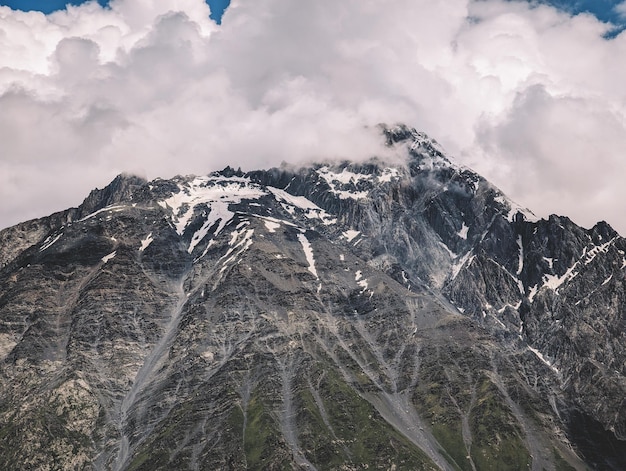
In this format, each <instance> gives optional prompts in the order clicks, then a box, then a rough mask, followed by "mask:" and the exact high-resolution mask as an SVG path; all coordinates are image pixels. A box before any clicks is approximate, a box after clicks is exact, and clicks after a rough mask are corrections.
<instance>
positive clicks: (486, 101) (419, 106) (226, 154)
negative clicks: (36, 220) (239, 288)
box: [0, 0, 626, 233]
mask: <svg viewBox="0 0 626 471" xmlns="http://www.w3.org/2000/svg"><path fill="white" fill-rule="evenodd" d="M608 30H609V26H607V25H605V24H603V23H601V22H599V21H598V20H597V19H595V18H594V17H592V16H590V15H585V14H583V15H578V16H574V17H572V16H570V15H568V14H566V13H562V12H559V11H557V10H556V9H554V8H551V7H549V6H545V5H537V4H528V3H525V2H510V1H499V0H481V1H470V0H446V1H432V0H429V1H426V0H398V1H396V2H392V3H389V2H386V3H383V2H382V1H380V0H345V1H343V2H341V3H339V4H337V2H331V1H330V0H318V1H316V2H305V3H297V4H295V3H293V2H288V1H285V0H257V1H254V2H252V1H250V0H247V1H244V0H241V1H239V2H237V1H235V2H233V3H232V4H231V6H230V8H229V9H228V10H227V11H226V13H225V15H224V18H223V21H222V26H217V25H215V23H213V22H212V21H211V20H210V19H209V10H208V7H207V5H206V4H205V3H204V2H203V1H202V0H163V1H160V2H149V1H145V0H113V1H111V3H110V8H109V9H103V8H101V7H100V6H99V5H98V4H97V3H95V2H93V3H88V4H84V5H82V6H79V7H69V8H68V10H67V11H61V12H57V13H54V14H52V15H49V16H44V15H42V14H39V13H35V12H30V13H23V12H16V11H12V10H10V9H8V8H6V7H0V142H1V143H2V144H1V146H0V149H1V157H0V201H2V202H3V203H1V204H0V226H6V225H9V224H12V223H15V222H18V221H20V220H25V219H27V218H30V217H35V216H40V215H44V214H48V213H50V212H51V211H53V210H60V209H64V208H65V207H67V206H70V205H76V204H78V203H80V201H81V198H82V197H83V196H84V195H86V194H87V193H88V191H89V190H90V189H92V188H93V187H95V186H100V187H101V186H103V185H105V184H106V183H108V181H109V180H110V179H112V178H113V176H114V175H115V174H117V173H120V172H122V171H130V172H137V173H140V174H142V175H145V176H147V177H149V178H152V177H156V176H162V177H170V176H173V175H175V174H184V173H206V172H208V171H211V170H216V169H219V168H222V167H224V166H226V165H231V166H241V167H242V168H244V169H252V168H256V167H268V166H272V165H279V164H280V163H281V162H282V161H288V162H294V163H302V162H306V161H309V160H314V159H326V158H334V157H339V158H345V157H352V158H357V159H359V158H364V157H369V156H371V155H372V154H381V153H384V149H383V148H382V147H381V140H380V139H379V137H378V136H377V135H376V133H375V131H374V129H375V125H376V124H378V123H380V122H387V123H395V122H406V123H408V124H410V125H412V126H415V127H417V128H419V129H421V130H424V131H426V132H428V133H429V134H431V135H432V136H433V137H435V138H436V139H437V140H438V141H440V142H442V143H443V144H444V146H445V147H447V148H448V150H450V151H451V152H452V153H453V154H455V155H456V156H457V158H458V160H460V161H461V162H462V163H465V164H468V165H471V166H472V167H474V168H476V169H477V170H478V171H481V172H482V173H483V174H485V176H486V177H488V178H491V179H493V180H494V181H495V183H496V184H498V185H499V186H500V187H501V188H502V189H503V190H504V191H505V192H508V193H510V194H511V195H512V196H513V197H514V198H516V199H517V200H518V201H519V202H520V203H522V204H525V205H528V206H530V207H531V209H533V210H534V211H536V212H537V213H539V214H542V215H547V214H548V212H558V213H565V214H567V215H570V216H571V217H573V219H574V220H576V221H577V222H579V223H582V224H585V225H591V224H593V222H595V221H596V220H598V219H607V220H608V221H609V222H611V223H612V224H614V225H615V226H616V227H618V228H619V229H620V230H621V231H622V232H623V233H626V219H625V218H624V216H623V215H622V214H621V213H622V210H621V207H620V205H619V202H620V201H623V198H624V196H626V195H625V194H624V190H622V187H623V185H622V184H621V182H619V181H618V178H619V176H620V175H624V174H626V173H624V170H625V169H624V165H623V164H622V163H621V162H622V160H623V158H622V156H621V155H620V152H619V150H620V149H624V148H626V147H624V144H625V143H626V142H625V140H626V139H625V136H626V124H625V123H626V120H625V119H624V115H625V107H626V91H625V90H624V89H623V86H622V84H623V83H625V79H626V77H624V75H625V73H626V65H624V64H625V62H624V61H623V60H619V58H623V57H624V53H625V52H626V51H625V48H626V36H625V35H623V34H622V35H619V36H617V37H615V38H614V39H611V40H607V39H604V35H605V33H606V32H607V31H608ZM620 172H621V173H620Z"/></svg>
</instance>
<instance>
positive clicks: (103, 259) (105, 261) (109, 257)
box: [102, 251, 117, 263]
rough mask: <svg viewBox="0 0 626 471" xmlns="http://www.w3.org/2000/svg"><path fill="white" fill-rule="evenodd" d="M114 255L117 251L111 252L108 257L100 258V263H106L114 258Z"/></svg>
mask: <svg viewBox="0 0 626 471" xmlns="http://www.w3.org/2000/svg"><path fill="white" fill-rule="evenodd" d="M116 255H117V251H115V252H111V253H110V254H109V255H105V256H104V257H102V263H107V262H108V261H109V260H111V259H113V258H115V256H116Z"/></svg>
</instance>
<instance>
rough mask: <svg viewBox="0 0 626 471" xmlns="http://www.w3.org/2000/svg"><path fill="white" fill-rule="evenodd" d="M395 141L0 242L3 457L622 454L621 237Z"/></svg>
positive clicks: (280, 461)
mask: <svg viewBox="0 0 626 471" xmlns="http://www.w3.org/2000/svg"><path fill="white" fill-rule="evenodd" d="M385 135H386V138H387V140H388V144H389V145H393V146H396V147H397V148H398V149H399V151H405V152H406V153H407V155H408V160H407V163H406V165H395V166H389V165H386V164H385V163H384V162H381V161H378V160H376V159H373V160H372V161H371V162H368V163H365V164H363V163H362V164H353V163H349V162H344V163H341V164H326V165H315V166H311V167H308V168H303V169H297V170H294V169H288V168H282V169H273V170H268V171H258V172H251V173H248V174H242V173H241V172H236V171H233V170H232V169H226V170H224V171H223V172H219V173H215V174H211V175H209V176H207V177H176V178H174V179H172V180H155V181H152V182H146V181H143V180H141V179H138V178H135V177H129V176H121V177H118V178H117V179H116V180H115V181H114V182H113V183H112V184H111V185H109V187H107V188H105V189H104V190H96V191H94V192H92V193H91V194H90V195H89V197H88V198H87V199H86V200H85V202H84V203H83V205H82V206H80V207H79V208H74V209H70V210H68V211H65V212H63V213H58V214H56V215H53V216H51V217H49V218H43V219H41V220H36V221H31V222H28V223H23V224H21V225H18V226H15V227H13V228H9V229H7V230H4V231H2V232H0V255H1V257H2V259H1V260H2V269H1V271H0V375H1V376H2V380H1V381H0V465H1V467H2V468H3V469H94V470H97V469H116V470H126V469H146V470H147V469H150V470H153V469H207V470H209V469H210V470H214V469H318V470H322V469H366V468H369V469H410V470H413V469H446V470H455V469H462V470H478V469H494V470H503V469H537V470H541V469H546V470H561V469H588V468H598V469H623V468H624V467H625V466H626V456H625V452H624V450H625V449H626V447H625V446H624V444H625V441H624V440H625V439H626V426H625V424H626V412H625V410H624V406H623V404H622V399H623V397H624V392H625V391H626V383H625V380H624V375H625V373H626V372H625V371H624V365H625V363H624V360H625V359H624V355H625V348H626V342H625V340H624V338H623V335H624V334H623V332H624V329H623V326H624V302H623V301H624V299H623V296H624V292H623V283H624V270H625V269H626V262H625V261H624V253H625V251H626V244H625V242H624V239H622V238H621V237H619V236H618V235H617V234H616V233H615V232H614V231H613V230H612V229H611V228H610V227H609V226H608V225H606V224H604V223H600V224H598V225H597V226H596V227H594V228H592V229H591V230H585V229H582V228H579V227H577V226H575V225H574V224H573V223H572V222H571V221H569V220H568V219H566V218H560V217H556V216H553V217H551V218H550V219H549V220H547V221H546V220H537V218H534V217H533V215H532V213H530V212H529V211H527V210H523V209H521V208H518V207H517V206H516V205H515V204H514V203H512V202H511V201H510V200H508V199H507V198H506V197H505V196H504V195H503V194H502V193H501V192H500V191H499V190H498V189H496V188H494V187H493V186H492V185H490V184H489V183H488V182H487V181H485V180H484V179H483V178H482V177H480V176H478V175H476V174H475V173H473V172H472V171H470V170H468V169H464V168H461V167H459V166H457V165H455V164H453V163H452V162H450V161H449V160H448V158H446V156H445V155H444V153H443V151H442V150H441V149H440V148H439V146H438V145H437V144H436V142H434V141H432V140H431V139H429V138H428V137H427V136H425V135H423V134H421V133H417V132H415V131H414V130H411V129H408V128H406V127H402V126H399V127H396V128H390V129H386V130H385Z"/></svg>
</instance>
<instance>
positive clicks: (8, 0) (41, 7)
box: [0, 0, 230, 23]
mask: <svg viewBox="0 0 626 471" xmlns="http://www.w3.org/2000/svg"><path fill="white" fill-rule="evenodd" d="M68 3H70V4H72V5H80V4H81V3H85V1H84V0H0V5H3V6H8V7H11V8H13V9H14V10H24V11H31V10H38V11H42V12H44V13H51V12H53V11H56V10H62V9H63V8H65V5H66V4H68ZM98 3H99V4H100V5H106V4H107V3H109V2H108V0H98ZM207 3H208V4H209V6H210V7H211V18H213V19H214V20H215V21H217V22H218V23H221V20H222V14H223V13H224V10H225V9H226V7H228V5H229V4H230V0H207Z"/></svg>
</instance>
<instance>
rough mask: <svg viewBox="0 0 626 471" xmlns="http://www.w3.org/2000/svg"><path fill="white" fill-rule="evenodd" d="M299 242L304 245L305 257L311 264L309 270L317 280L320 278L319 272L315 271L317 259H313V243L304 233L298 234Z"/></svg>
mask: <svg viewBox="0 0 626 471" xmlns="http://www.w3.org/2000/svg"><path fill="white" fill-rule="evenodd" d="M298 240H299V241H300V244H301V245H302V250H303V251H304V256H305V257H306V261H307V263H308V264H309V266H308V270H309V271H310V272H311V273H312V274H313V276H315V278H319V277H318V276H317V270H316V269H315V258H314V257H313V248H312V247H311V243H310V242H309V240H308V239H307V238H306V236H305V235H304V234H302V233H300V234H298Z"/></svg>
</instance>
